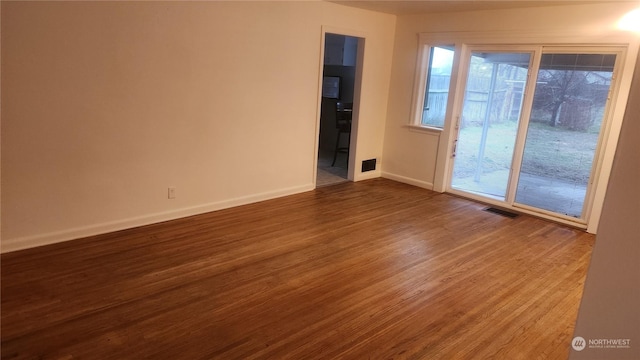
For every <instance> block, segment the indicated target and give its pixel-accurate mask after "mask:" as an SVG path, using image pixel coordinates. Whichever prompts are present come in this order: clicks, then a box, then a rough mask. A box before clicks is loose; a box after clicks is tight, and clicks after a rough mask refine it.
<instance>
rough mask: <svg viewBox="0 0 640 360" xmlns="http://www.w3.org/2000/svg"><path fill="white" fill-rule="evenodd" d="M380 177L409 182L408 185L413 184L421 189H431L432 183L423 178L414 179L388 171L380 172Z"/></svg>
mask: <svg viewBox="0 0 640 360" xmlns="http://www.w3.org/2000/svg"><path fill="white" fill-rule="evenodd" d="M382 177H383V178H385V179H389V180H394V181H397V182H401V183H404V184H409V185H413V186H417V187H420V188H423V189H427V190H433V183H430V182H427V181H423V180H418V179H414V178H410V177H406V176H402V175H397V174H393V173H390V172H385V171H383V172H382Z"/></svg>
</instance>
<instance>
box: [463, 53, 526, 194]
mask: <svg viewBox="0 0 640 360" xmlns="http://www.w3.org/2000/svg"><path fill="white" fill-rule="evenodd" d="M530 59H531V54H530V53H517V52H508V53H507V52H482V51H474V52H472V53H471V59H470V63H469V71H468V75H467V83H466V87H465V93H464V104H463V108H462V116H461V118H460V120H459V124H458V126H459V133H458V141H457V145H456V151H455V159H454V164H453V175H452V177H451V187H452V188H454V189H457V190H462V191H465V192H471V193H476V194H480V195H483V196H488V197H491V198H495V199H499V200H505V198H506V195H507V188H508V183H509V178H510V171H511V164H512V161H513V153H514V145H515V141H516V135H517V132H518V123H519V120H520V114H521V111H522V104H523V94H524V88H525V85H526V80H527V72H528V69H529V63H530Z"/></svg>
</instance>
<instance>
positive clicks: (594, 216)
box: [407, 30, 640, 233]
mask: <svg viewBox="0 0 640 360" xmlns="http://www.w3.org/2000/svg"><path fill="white" fill-rule="evenodd" d="M451 45H453V46H454V47H455V54H454V62H453V69H452V74H451V83H450V84H449V98H448V102H447V110H446V117H445V124H444V127H443V128H442V129H439V128H435V127H429V126H424V125H422V124H421V120H422V112H421V108H422V107H423V106H424V104H423V102H424V92H425V91H426V90H425V86H426V74H427V71H428V64H429V62H428V54H429V51H428V50H429V48H430V47H433V46H451ZM472 45H488V46H492V45H516V46H517V45H531V46H541V47H542V46H544V47H549V46H569V47H570V46H592V47H594V48H598V47H602V48H606V47H609V48H610V47H620V46H622V47H624V49H625V50H624V51H623V53H622V56H620V58H619V59H618V60H617V61H620V66H619V67H618V68H619V69H620V70H619V73H618V74H616V75H615V76H617V78H618V79H617V81H616V82H617V84H616V87H615V88H614V89H612V90H611V104H610V105H609V111H608V112H609V114H608V115H607V118H605V119H604V123H603V129H602V130H601V131H602V134H601V136H602V138H601V142H602V145H601V149H600V152H599V153H598V156H597V159H595V161H596V163H595V168H596V169H598V170H597V172H598V173H597V174H596V175H595V176H594V177H593V178H592V181H594V182H595V184H594V186H593V190H592V192H593V195H592V196H591V197H590V200H588V201H589V202H590V203H591V209H590V212H589V214H588V217H587V218H586V219H585V222H586V223H585V224H583V225H582V226H581V224H575V223H571V225H577V226H580V227H583V228H586V230H587V231H588V232H590V233H596V232H597V227H598V223H599V221H600V216H601V213H602V206H603V203H604V197H605V194H606V189H607V185H608V183H609V177H610V174H611V168H612V166H613V158H614V155H615V151H616V148H617V143H618V138H619V136H620V129H621V127H622V121H623V118H624V113H625V110H626V103H627V100H628V97H629V89H630V87H631V80H632V76H633V71H634V68H635V63H636V59H637V56H638V48H639V45H640V39H638V37H636V36H634V35H633V34H630V33H625V32H622V31H618V32H614V33H609V34H607V35H606V36H604V35H603V34H596V35H593V34H591V35H589V34H585V33H584V32H579V31H575V30H573V31H571V30H568V31H510V32H503V31H498V32H495V31H489V32H442V33H420V34H419V36H418V48H417V49H418V54H417V61H416V71H415V79H414V89H413V99H412V103H411V117H410V119H409V121H408V124H407V128H408V130H409V131H416V130H417V131H419V132H425V133H429V134H432V135H436V136H437V138H438V140H437V141H438V151H437V155H436V168H435V175H434V179H433V190H434V191H438V192H445V191H446V190H447V186H448V184H449V178H448V177H449V176H448V174H450V171H451V166H452V164H453V161H452V157H451V156H452V153H453V147H454V146H455V144H454V141H455V139H456V131H455V124H456V121H455V119H456V117H458V116H459V115H458V114H455V113H454V112H455V111H454V109H458V108H460V106H459V104H458V102H460V101H461V98H463V94H461V92H462V91H464V84H463V83H462V82H464V81H463V80H464V79H461V77H460V76H459V74H458V72H459V71H460V70H459V69H460V59H461V56H462V54H463V53H465V49H466V48H467V47H468V46H472ZM585 206H586V204H585ZM519 210H520V211H522V212H525V213H531V214H534V215H536V216H540V217H543V218H548V219H552V220H555V221H560V222H567V223H570V222H569V221H563V220H562V219H558V218H556V217H553V216H548V215H546V214H540V213H536V212H533V211H529V210H527V209H519Z"/></svg>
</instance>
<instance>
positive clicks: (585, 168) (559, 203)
mask: <svg viewBox="0 0 640 360" xmlns="http://www.w3.org/2000/svg"><path fill="white" fill-rule="evenodd" d="M614 64H615V55H613V54H543V56H542V62H541V65H540V71H539V72H538V83H537V85H536V90H535V93H534V95H533V109H532V113H531V119H530V124H529V129H528V130H527V138H526V142H525V148H524V156H523V159H522V169H521V170H520V179H519V181H518V189H517V192H516V202H518V203H520V204H525V205H529V206H534V207H537V208H541V209H545V210H549V211H553V212H556V213H560V214H565V215H568V216H573V217H576V218H581V217H582V213H583V207H584V200H585V196H586V193H587V186H588V185H589V176H590V174H591V169H592V167H593V160H594V156H595V151H596V148H597V146H598V137H599V135H600V129H601V125H602V120H603V117H604V112H605V107H606V104H607V97H608V94H609V88H610V86H611V79H612V75H613V66H614Z"/></svg>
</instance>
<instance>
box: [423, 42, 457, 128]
mask: <svg viewBox="0 0 640 360" xmlns="http://www.w3.org/2000/svg"><path fill="white" fill-rule="evenodd" d="M425 51H428V60H427V61H428V66H427V74H426V83H425V87H424V101H423V102H422V109H421V110H422V111H421V114H420V125H422V126H429V127H435V128H440V129H441V128H443V127H444V119H445V115H446V112H447V101H448V99H449V84H450V83H451V69H452V68H453V55H454V50H453V46H429V47H428V48H427V49H425Z"/></svg>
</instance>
